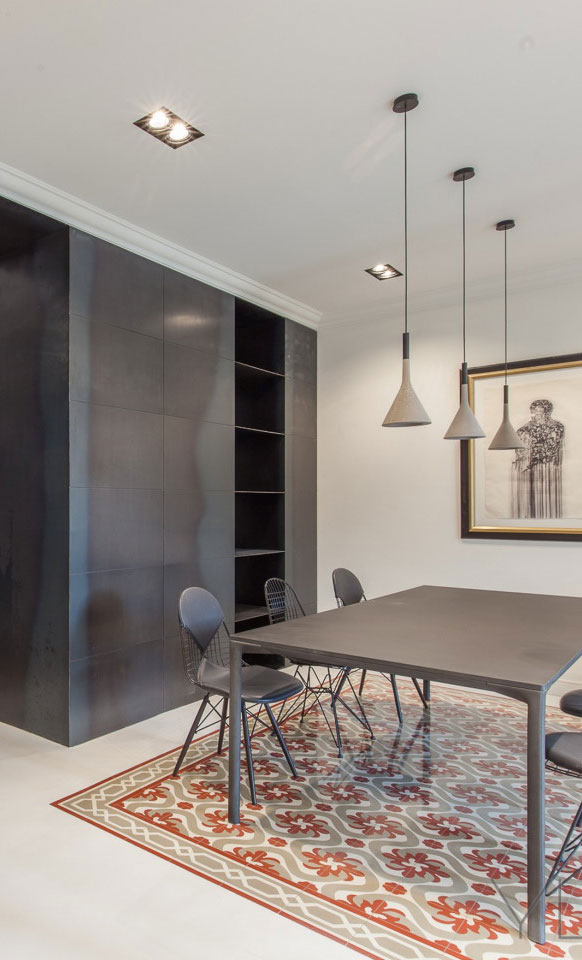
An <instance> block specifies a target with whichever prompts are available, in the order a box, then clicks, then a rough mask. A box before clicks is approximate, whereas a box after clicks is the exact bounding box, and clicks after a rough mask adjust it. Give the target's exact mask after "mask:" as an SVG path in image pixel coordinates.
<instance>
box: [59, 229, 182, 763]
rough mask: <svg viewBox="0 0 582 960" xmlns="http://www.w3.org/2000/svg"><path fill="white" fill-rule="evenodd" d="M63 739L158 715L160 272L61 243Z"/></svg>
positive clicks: (113, 252) (103, 246)
mask: <svg viewBox="0 0 582 960" xmlns="http://www.w3.org/2000/svg"><path fill="white" fill-rule="evenodd" d="M70 271H71V278H70V309H71V319H70V424H71V446H70V485H71V489H70V525H71V529H70V610H69V616H70V641H71V664H70V691H71V692H70V743H71V744H74V743H80V742H82V741H84V740H87V739H90V738H92V737H96V736H100V735H101V734H104V733H107V732H109V731H110V730H115V729H117V728H119V727H122V726H125V725H127V724H129V723H135V722H136V721H138V720H141V719H144V718H145V717H148V716H152V715H153V714H155V713H158V712H160V711H161V710H162V709H163V684H162V675H163V673H162V664H163V558H164V555H163V497H164V494H163V457H164V446H163V420H164V418H163V385H164V343H163V269H162V267H160V266H159V265H157V264H154V263H151V262H149V261H147V260H144V259H142V258H140V257H137V256H135V255H133V254H131V253H128V252H127V251H125V250H121V249H119V248H117V247H115V246H112V245H111V244H108V243H105V242H103V241H101V240H97V239H95V238H93V237H89V236H87V235H85V234H82V233H80V232H79V231H76V230H72V231H71V236H70Z"/></svg>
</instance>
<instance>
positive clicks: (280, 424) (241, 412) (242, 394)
mask: <svg viewBox="0 0 582 960" xmlns="http://www.w3.org/2000/svg"><path fill="white" fill-rule="evenodd" d="M234 390H235V393H234V409H235V413H234V421H235V423H236V424H238V425H239V426H241V427H254V428H255V429H258V430H272V431H274V432H279V433H282V432H283V430H284V429H285V378H284V377H282V376H274V375H273V374H272V373H266V372H265V371H264V370H259V369H258V368H257V367H250V366H246V365H244V364H240V363H238V364H236V366H235V371H234Z"/></svg>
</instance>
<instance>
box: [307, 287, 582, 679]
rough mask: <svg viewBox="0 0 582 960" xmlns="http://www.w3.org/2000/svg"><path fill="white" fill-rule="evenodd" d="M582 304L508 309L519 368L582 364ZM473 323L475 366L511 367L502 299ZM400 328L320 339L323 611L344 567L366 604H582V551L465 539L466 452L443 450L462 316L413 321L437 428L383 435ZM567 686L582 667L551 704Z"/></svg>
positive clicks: (455, 447) (517, 304) (419, 374)
mask: <svg viewBox="0 0 582 960" xmlns="http://www.w3.org/2000/svg"><path fill="white" fill-rule="evenodd" d="M581 305H582V280H580V281H578V282H576V281H574V282H570V283H564V284H561V285H559V286H553V287H544V288H541V289H530V290H529V291H527V292H522V293H519V294H517V295H514V296H512V298H511V300H510V322H511V329H510V359H514V360H524V359H528V358H533V357H542V356H551V355H556V354H562V353H564V354H565V353H575V352H582V326H581V322H580V321H581V315H580V314H581V310H580V307H581ZM468 324H469V328H468V358H467V359H468V361H469V366H471V365H472V364H473V365H478V364H485V363H498V362H499V361H500V360H502V359H503V313H502V301H501V299H495V300H486V301H481V302H478V303H475V304H471V305H469V308H468ZM399 325H400V324H399V321H398V320H394V319H391V320H389V321H387V320H384V321H378V320H361V321H359V320H357V319H354V321H352V322H348V323H338V324H330V325H329V326H325V325H324V326H323V327H322V329H321V332H320V335H319V390H318V402H319V441H318V443H319V459H318V471H319V473H318V491H319V499H318V511H319V520H318V537H319V543H318V550H319V607H320V609H322V610H324V609H328V608H329V607H331V606H333V605H334V598H333V593H332V589H331V571H332V569H333V568H334V567H337V566H346V567H349V568H350V569H352V570H354V571H355V572H356V573H357V575H358V576H359V577H360V579H361V580H362V582H363V583H364V585H365V588H366V591H367V595H368V596H369V597H374V596H379V595H382V594H386V593H391V592H393V591H396V590H402V589H406V588H408V587H413V586H417V585H418V584H422V583H427V584H439V585H446V586H467V587H480V588H485V589H494V590H518V591H524V592H531V593H540V592H545V593H555V594H563V595H572V596H581V595H582V542H581V543H561V542H549V543H543V542H527V541H509V540H507V541H501V540H498V541H493V540H491V541H487V540H461V539H460V536H459V532H460V519H459V444H458V443H457V442H456V441H449V440H447V441H445V440H443V439H442V436H443V433H444V432H445V430H446V428H447V427H448V425H449V422H450V420H451V419H452V417H453V414H454V413H455V411H456V408H457V405H458V369H459V363H460V359H461V357H460V352H461V342H460V310H459V306H458V305H455V306H453V307H450V308H447V309H439V310H436V311H434V312H431V311H425V312H422V313H418V314H417V315H411V319H410V326H411V353H412V372H413V383H414V385H415V387H416V389H417V392H418V394H419V396H420V398H421V400H422V402H423V403H424V405H425V407H426V409H427V411H428V413H429V416H431V418H432V421H433V422H432V425H431V426H425V427H415V428H410V429H400V430H387V429H383V428H382V426H381V423H382V420H383V418H384V416H385V414H386V411H387V409H388V407H389V406H390V404H391V402H392V399H393V397H394V395H395V392H396V390H397V389H398V386H399V382H400V355H401V331H400V329H399ZM581 402H582V396H581ZM500 413H501V399H500ZM548 641H549V642H550V641H551V637H548ZM581 643H582V623H581ZM570 686H582V665H580V666H578V667H575V668H574V670H573V671H570V673H569V674H568V675H567V677H566V679H565V680H562V681H560V684H556V687H555V688H554V692H555V693H559V692H563V690H565V689H567V688H568V687H570Z"/></svg>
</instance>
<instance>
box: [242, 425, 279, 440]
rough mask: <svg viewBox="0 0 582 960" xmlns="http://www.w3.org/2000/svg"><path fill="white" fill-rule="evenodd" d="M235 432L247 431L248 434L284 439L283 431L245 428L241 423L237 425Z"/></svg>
mask: <svg viewBox="0 0 582 960" xmlns="http://www.w3.org/2000/svg"><path fill="white" fill-rule="evenodd" d="M234 429H235V430H246V431H247V433H267V434H268V435H269V436H271V437H284V436H285V434H284V433H283V431H282V430H261V429H260V428H259V427H243V426H241V424H240V423H237V424H235V428H234Z"/></svg>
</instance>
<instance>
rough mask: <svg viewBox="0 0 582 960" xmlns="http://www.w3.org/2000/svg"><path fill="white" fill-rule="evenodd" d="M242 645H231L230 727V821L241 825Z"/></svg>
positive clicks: (233, 643) (232, 643)
mask: <svg viewBox="0 0 582 960" xmlns="http://www.w3.org/2000/svg"><path fill="white" fill-rule="evenodd" d="M241 664H242V652H241V646H240V643H235V642H233V641H232V640H231V643H230V710H229V713H230V718H229V727H228V819H229V822H230V823H240V715H241V714H240V711H241V698H240V693H241Z"/></svg>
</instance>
